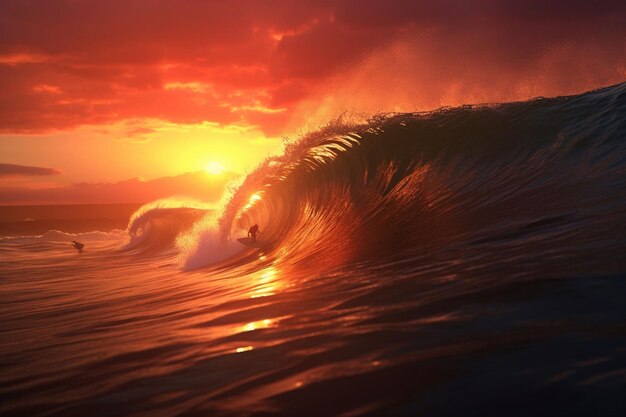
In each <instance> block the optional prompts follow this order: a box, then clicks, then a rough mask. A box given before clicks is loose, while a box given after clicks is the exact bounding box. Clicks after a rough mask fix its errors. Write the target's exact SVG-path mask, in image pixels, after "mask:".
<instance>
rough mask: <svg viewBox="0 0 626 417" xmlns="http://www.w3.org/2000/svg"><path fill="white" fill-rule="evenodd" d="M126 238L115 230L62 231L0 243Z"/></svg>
mask: <svg viewBox="0 0 626 417" xmlns="http://www.w3.org/2000/svg"><path fill="white" fill-rule="evenodd" d="M125 236H126V231H125V230H121V229H113V230H111V231H109V232H101V231H99V230H94V231H91V232H81V233H68V232H63V231H61V230H48V231H47V232H46V233H44V234H43V235H34V236H9V237H0V241H3V242H7V243H39V242H69V241H72V240H78V241H81V242H83V241H84V242H99V241H112V240H122V239H124V237H125Z"/></svg>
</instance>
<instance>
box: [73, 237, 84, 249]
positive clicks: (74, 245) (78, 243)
mask: <svg viewBox="0 0 626 417" xmlns="http://www.w3.org/2000/svg"><path fill="white" fill-rule="evenodd" d="M72 246H73V247H74V248H75V249H78V251H79V252H80V251H82V250H83V248H84V247H85V245H84V244H83V243H80V242H77V241H75V240H72Z"/></svg>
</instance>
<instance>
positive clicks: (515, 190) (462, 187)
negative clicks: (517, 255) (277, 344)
mask: <svg viewBox="0 0 626 417" xmlns="http://www.w3.org/2000/svg"><path fill="white" fill-rule="evenodd" d="M625 107H626V83H625V84H620V85H617V86H613V87H609V88H605V89H601V90H596V91H592V92H589V93H585V94H581V95H577V96H567V97H557V98H537V99H534V100H530V101H526V102H516V103H505V104H489V105H474V106H462V107H457V108H442V109H439V110H436V111H432V112H421V113H401V114H398V113H393V114H379V115H376V116H374V117H372V118H371V119H369V120H368V121H367V122H365V123H342V122H339V121H336V122H333V123H330V124H329V125H328V126H326V127H325V128H322V129H320V130H318V131H315V132H312V133H309V134H307V135H305V136H303V137H301V138H300V139H299V140H297V141H294V142H291V143H289V144H288V145H287V146H286V148H285V151H284V153H283V155H281V156H278V157H272V158H268V159H267V160H265V161H264V162H263V163H262V164H261V165H260V166H259V167H258V168H257V169H256V170H255V171H253V172H252V173H250V174H249V175H248V176H247V177H245V179H243V181H242V182H241V184H239V185H238V187H237V188H232V189H231V190H230V192H227V193H225V196H224V198H223V200H222V202H221V203H220V204H218V205H217V206H211V207H209V206H207V205H206V204H203V203H197V202H189V201H178V200H170V201H157V202H154V203H151V204H149V205H146V206H143V207H142V208H141V209H139V210H138V211H137V212H136V213H135V214H134V215H133V217H132V218H131V221H130V222H129V225H128V229H127V230H128V234H129V241H128V242H127V244H126V245H125V247H124V249H125V250H134V251H139V252H141V253H156V252H161V251H163V250H166V249H173V248H175V249H176V250H177V251H178V253H179V263H180V265H181V266H182V268H183V269H186V270H187V269H196V268H200V267H204V266H207V265H213V266H215V265H216V264H218V263H221V262H222V261H225V260H229V262H230V265H233V264H237V262H239V261H241V262H248V261H249V260H251V259H252V260H254V259H257V257H242V254H246V253H249V252H250V251H252V250H250V249H247V248H245V247H243V246H242V245H239V244H238V243H237V242H235V241H234V238H235V237H237V236H241V235H245V232H246V230H247V229H248V228H249V227H250V226H251V225H253V224H255V223H256V224H259V225H260V228H261V235H260V236H261V239H262V240H264V241H265V242H266V243H267V246H266V247H265V248H264V250H263V252H264V253H265V254H266V255H269V256H271V257H272V259H274V260H275V262H280V263H283V264H293V265H298V266H302V267H306V266H307V265H310V266H312V267H314V268H315V269H316V270H318V271H321V270H323V269H325V268H333V267H337V266H341V265H346V264H348V263H358V262H374V263H384V262H387V261H390V260H392V259H395V258H398V257H404V258H410V257H412V256H418V255H420V254H423V253H435V252H436V251H437V250H439V249H442V248H450V247H452V246H454V247H458V248H463V249H460V250H464V249H467V248H469V247H473V246H476V245H483V246H484V245H493V246H494V247H498V246H499V245H500V246H502V245H514V244H519V245H522V244H527V245H530V244H531V243H530V242H535V243H536V242H537V241H541V240H542V239H544V240H545V239H548V240H549V239H556V238H554V235H558V236H559V239H561V243H558V242H556V241H553V242H552V243H553V244H564V245H566V246H567V243H564V242H565V240H567V239H570V241H571V242H573V241H576V239H578V242H579V244H580V245H586V244H587V243H589V241H590V239H592V237H591V235H592V234H593V233H601V232H600V231H599V230H597V228H594V227H591V223H589V219H598V217H597V216H599V215H600V213H603V212H604V213H605V214H606V213H609V214H610V215H612V216H613V217H616V218H617V217H619V218H621V217H623V207H624V201H623V199H622V198H620V197H619V196H620V195H623V192H624V183H625V181H624V178H626V176H625V175H624V174H625V173H626V145H625V143H624V140H623V138H624V137H625V136H626V128H625V126H624V120H626V118H625V117H624V116H625V115H626V108H625ZM619 213H622V215H620V214H619ZM615 221H617V220H615ZM585 222H586V223H585ZM583 235H585V236H583ZM571 239H574V240H571ZM522 242H526V243H522ZM570 244H571V243H570ZM255 251H256V250H255ZM233 260H234V263H233Z"/></svg>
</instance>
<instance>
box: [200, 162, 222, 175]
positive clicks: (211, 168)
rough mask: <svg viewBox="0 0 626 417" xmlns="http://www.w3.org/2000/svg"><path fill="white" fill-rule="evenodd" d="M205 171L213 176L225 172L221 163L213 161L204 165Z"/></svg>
mask: <svg viewBox="0 0 626 417" xmlns="http://www.w3.org/2000/svg"><path fill="white" fill-rule="evenodd" d="M204 170H205V171H206V172H208V173H209V174H211V175H220V174H221V173H223V172H224V165H222V163H221V162H217V161H211V162H207V163H206V164H205V165H204Z"/></svg>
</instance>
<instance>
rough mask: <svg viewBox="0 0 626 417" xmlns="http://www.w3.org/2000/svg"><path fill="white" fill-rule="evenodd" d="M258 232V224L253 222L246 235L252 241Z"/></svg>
mask: <svg viewBox="0 0 626 417" xmlns="http://www.w3.org/2000/svg"><path fill="white" fill-rule="evenodd" d="M257 233H259V225H258V224H255V225H254V226H252V227H251V228H250V229H248V237H250V238H252V240H253V241H255V242H256V235H257Z"/></svg>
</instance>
